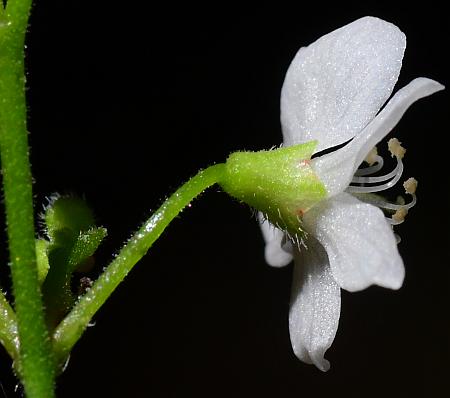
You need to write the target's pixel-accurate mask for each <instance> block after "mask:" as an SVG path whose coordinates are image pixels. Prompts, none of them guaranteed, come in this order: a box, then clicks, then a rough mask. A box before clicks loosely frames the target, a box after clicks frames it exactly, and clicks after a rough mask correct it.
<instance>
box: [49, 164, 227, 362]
mask: <svg viewBox="0 0 450 398" xmlns="http://www.w3.org/2000/svg"><path fill="white" fill-rule="evenodd" d="M224 170H225V165H224V164H217V165H214V166H210V167H208V168H207V169H205V170H202V171H200V172H199V173H198V174H197V175H195V176H194V177H192V178H191V179H190V180H189V181H188V182H187V183H185V184H184V185H182V186H181V187H180V188H179V189H178V190H177V191H176V192H175V193H174V194H173V195H172V196H170V197H169V198H168V199H167V200H166V201H165V202H164V204H163V205H162V206H161V207H160V208H159V209H158V210H157V211H156V212H155V213H154V214H153V215H152V216H151V217H150V218H149V219H148V220H147V221H146V222H145V223H144V225H143V226H142V227H141V228H140V229H139V230H138V231H137V232H136V233H135V234H134V235H133V236H132V237H131V239H130V240H129V241H128V243H127V244H126V245H125V246H124V247H123V248H122V250H121V251H120V252H119V254H118V255H117V257H115V258H114V260H113V261H112V262H111V263H110V264H109V266H108V267H107V268H106V269H105V271H104V272H103V273H102V275H101V276H100V277H99V278H98V279H97V281H96V282H95V283H94V285H93V286H92V287H91V288H90V289H89V290H88V292H87V293H86V294H85V295H84V296H83V297H82V298H81V299H80V300H79V301H78V302H77V303H76V304H75V306H74V307H73V309H72V311H71V312H70V313H69V314H68V315H67V316H66V317H65V318H64V320H63V321H62V322H61V323H60V324H59V326H58V327H57V328H56V330H55V332H54V333H53V339H52V340H53V351H54V354H55V358H56V361H57V363H58V365H59V367H61V366H62V365H63V364H64V362H65V361H66V359H67V356H68V355H69V353H70V351H71V349H72V347H73V346H74V344H75V343H76V342H77V341H78V339H79V338H80V337H81V335H82V334H83V332H84V330H85V329H86V327H87V326H88V324H89V322H90V321H91V319H92V317H93V316H94V314H95V313H96V312H97V311H98V310H99V308H100V307H101V306H102V305H103V304H104V302H105V301H106V299H107V298H108V297H109V296H110V295H111V293H112V292H113V291H114V290H115V289H116V287H117V286H118V285H119V283H120V282H122V281H123V279H124V278H125V277H126V275H127V274H128V273H129V272H130V271H131V269H132V268H133V267H134V265H135V264H136V263H137V262H138V261H139V260H140V259H141V258H142V257H143V256H144V255H145V254H146V253H147V251H148V250H149V249H150V247H151V246H152V244H153V243H154V242H155V241H156V240H157V239H158V238H159V237H160V235H161V234H162V233H163V231H164V230H165V228H166V227H167V226H168V225H169V224H170V222H171V221H172V220H173V219H174V218H175V217H176V216H178V215H179V214H180V212H181V211H182V210H183V209H184V208H185V207H186V206H188V205H189V204H190V203H191V201H192V200H193V199H195V198H196V197H197V196H198V195H199V194H201V193H202V192H203V191H204V190H205V189H207V188H208V187H210V186H212V185H214V184H215V183H217V182H219V181H221V180H222V177H223V174H224Z"/></svg>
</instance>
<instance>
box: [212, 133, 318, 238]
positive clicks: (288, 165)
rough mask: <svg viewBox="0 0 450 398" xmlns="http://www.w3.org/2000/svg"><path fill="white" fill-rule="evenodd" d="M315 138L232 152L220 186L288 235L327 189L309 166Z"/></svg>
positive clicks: (315, 142) (297, 227)
mask: <svg viewBox="0 0 450 398" xmlns="http://www.w3.org/2000/svg"><path fill="white" fill-rule="evenodd" d="M316 146H317V141H310V142H307V143H305V144H299V145H294V146H289V147H285V148H279V149H273V150H269V151H259V152H235V153H233V154H231V155H230V156H229V158H228V159H227V162H226V170H225V173H224V177H223V179H222V180H221V181H220V185H221V187H222V188H223V189H224V190H225V191H226V192H227V193H228V194H230V195H231V196H234V197H235V198H237V199H239V200H240V201H242V202H245V203H247V204H248V205H250V206H252V207H253V208H255V209H256V210H258V211H260V212H262V213H263V214H264V216H265V217H266V218H267V219H268V220H269V221H270V222H271V223H272V224H274V225H276V226H278V227H279V228H280V229H283V230H285V231H287V232H288V233H289V234H290V235H296V234H299V233H301V232H302V228H301V218H302V216H303V214H304V213H305V212H306V211H308V210H309V209H310V208H311V207H312V206H314V205H315V204H316V203H317V202H319V201H321V200H322V199H324V198H325V197H326V195H327V191H326V189H325V186H324V185H323V183H322V182H321V181H320V180H319V178H318V177H317V175H316V174H315V173H314V170H313V169H312V168H311V166H310V159H311V156H312V154H313V153H314V149H315V148H316Z"/></svg>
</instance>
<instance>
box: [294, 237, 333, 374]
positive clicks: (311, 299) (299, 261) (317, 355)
mask: <svg viewBox="0 0 450 398" xmlns="http://www.w3.org/2000/svg"><path fill="white" fill-rule="evenodd" d="M307 245H308V248H307V249H306V248H303V247H302V248H301V251H299V250H298V249H296V250H295V253H294V258H295V266H294V277H293V283H292V297H291V306H290V310H289V332H290V336H291V343H292V348H293V350H294V352H295V355H297V357H298V358H299V359H300V360H302V361H303V362H306V363H313V364H314V365H316V366H317V367H318V368H319V369H320V370H322V371H327V370H328V369H329V368H330V363H329V362H328V361H327V360H326V359H325V358H324V354H325V351H326V350H327V349H328V348H329V347H330V346H331V344H332V343H333V340H334V336H335V335H336V331H337V328H338V323H339V315H340V310H341V289H340V288H339V286H338V284H337V283H336V282H335V281H334V279H333V276H332V274H331V270H330V266H329V264H328V257H327V253H326V252H325V250H324V248H323V247H322V246H321V245H320V243H319V242H317V241H316V240H315V239H314V238H312V239H308V243H307Z"/></svg>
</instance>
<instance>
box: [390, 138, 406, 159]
mask: <svg viewBox="0 0 450 398" xmlns="http://www.w3.org/2000/svg"><path fill="white" fill-rule="evenodd" d="M401 144H402V143H401V142H400V141H399V140H398V139H397V138H391V139H390V140H389V141H388V149H389V152H390V153H391V155H392V157H394V156H396V157H397V158H400V159H403V156H405V152H406V149H405V148H403V147H402V145H401Z"/></svg>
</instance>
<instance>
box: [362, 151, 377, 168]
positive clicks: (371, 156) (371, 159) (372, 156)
mask: <svg viewBox="0 0 450 398" xmlns="http://www.w3.org/2000/svg"><path fill="white" fill-rule="evenodd" d="M377 156H378V151H377V147H376V146H374V147H373V148H372V149H371V150H370V152H369V153H368V154H367V156H366V158H365V159H364V160H365V162H366V163H368V164H369V166H372V165H373V164H374V163H375V162H376V161H377Z"/></svg>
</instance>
